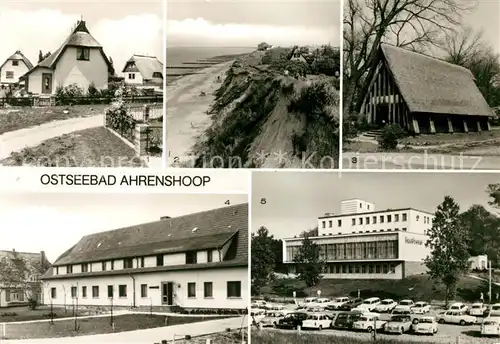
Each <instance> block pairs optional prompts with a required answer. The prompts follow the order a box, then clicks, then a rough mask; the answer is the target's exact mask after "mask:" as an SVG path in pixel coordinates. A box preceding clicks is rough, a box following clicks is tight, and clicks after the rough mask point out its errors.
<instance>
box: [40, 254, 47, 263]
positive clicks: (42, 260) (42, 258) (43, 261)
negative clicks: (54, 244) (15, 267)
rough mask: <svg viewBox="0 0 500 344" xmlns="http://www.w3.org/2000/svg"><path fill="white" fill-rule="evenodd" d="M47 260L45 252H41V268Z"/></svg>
mask: <svg viewBox="0 0 500 344" xmlns="http://www.w3.org/2000/svg"><path fill="white" fill-rule="evenodd" d="M46 260H47V259H46V258H45V251H40V264H41V266H44V265H45V261H46Z"/></svg>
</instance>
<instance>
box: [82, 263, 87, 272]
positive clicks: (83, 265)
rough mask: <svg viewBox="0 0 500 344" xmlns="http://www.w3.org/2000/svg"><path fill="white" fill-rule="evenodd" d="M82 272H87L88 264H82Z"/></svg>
mask: <svg viewBox="0 0 500 344" xmlns="http://www.w3.org/2000/svg"><path fill="white" fill-rule="evenodd" d="M82 272H89V265H88V264H87V263H83V264H82Z"/></svg>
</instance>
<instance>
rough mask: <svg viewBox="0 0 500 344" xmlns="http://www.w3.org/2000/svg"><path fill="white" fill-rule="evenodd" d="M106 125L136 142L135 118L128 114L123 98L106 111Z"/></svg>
mask: <svg viewBox="0 0 500 344" xmlns="http://www.w3.org/2000/svg"><path fill="white" fill-rule="evenodd" d="M105 118H106V127H108V128H111V129H113V130H114V131H116V132H118V133H119V134H120V135H121V136H123V137H124V138H126V139H127V140H129V141H130V142H134V136H135V132H134V129H135V120H134V118H133V117H132V116H130V115H129V114H128V111H127V109H126V107H125V103H124V102H123V100H122V99H118V100H116V101H114V102H113V104H112V105H111V107H110V108H108V109H106V112H105Z"/></svg>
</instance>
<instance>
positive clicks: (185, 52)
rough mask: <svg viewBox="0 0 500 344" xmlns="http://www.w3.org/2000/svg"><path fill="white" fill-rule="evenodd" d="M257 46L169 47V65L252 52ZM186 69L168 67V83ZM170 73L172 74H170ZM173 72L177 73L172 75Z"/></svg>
mask: <svg viewBox="0 0 500 344" xmlns="http://www.w3.org/2000/svg"><path fill="white" fill-rule="evenodd" d="M255 50H256V47H167V66H180V65H182V64H183V63H188V62H196V61H199V60H203V59H209V58H211V57H216V56H222V55H239V54H245V53H251V52H252V51H255ZM187 71H190V70H186V69H170V68H169V69H167V83H168V82H169V81H172V80H175V79H177V78H178V77H179V76H178V74H180V73H186V72H187ZM169 74H170V76H169ZM172 74H176V75H174V76H172Z"/></svg>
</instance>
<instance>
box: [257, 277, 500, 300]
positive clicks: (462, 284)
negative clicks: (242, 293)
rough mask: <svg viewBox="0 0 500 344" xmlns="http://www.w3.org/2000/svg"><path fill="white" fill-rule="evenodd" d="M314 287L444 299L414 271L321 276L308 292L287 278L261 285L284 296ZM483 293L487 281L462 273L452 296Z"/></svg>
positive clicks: (326, 291)
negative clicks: (382, 276) (394, 276)
mask: <svg viewBox="0 0 500 344" xmlns="http://www.w3.org/2000/svg"><path fill="white" fill-rule="evenodd" d="M316 290H321V295H322V296H325V297H338V296H351V297H355V296H357V293H358V290H359V291H360V294H361V297H362V298H368V297H372V296H376V297H380V298H391V299H395V300H401V299H404V298H410V299H414V300H425V301H433V300H434V301H435V300H441V301H442V300H444V298H445V294H444V288H443V286H442V285H439V284H437V283H435V282H433V281H432V280H430V279H429V277H428V276H427V275H416V276H411V277H408V278H405V279H403V280H376V279H373V280H372V279H366V280H350V279H349V280H347V279H346V280H344V279H340V280H332V279H323V280H321V281H320V283H319V285H318V286H317V287H316V288H313V289H312V290H311V293H310V294H309V292H308V290H307V289H306V288H305V285H304V283H303V282H301V281H298V280H294V279H289V280H288V279H287V280H278V281H276V282H275V283H273V284H272V285H270V286H267V287H265V288H263V290H262V293H263V295H264V296H267V297H269V298H276V300H277V301H279V300H286V299H289V298H291V297H292V294H293V291H296V292H297V297H304V296H306V295H308V294H309V295H316ZM492 291H493V295H495V293H497V292H500V287H498V286H495V285H494V286H493V290H492ZM481 292H482V293H483V294H485V295H486V293H487V292H488V284H487V283H485V282H483V281H480V280H477V279H474V278H471V277H462V278H461V279H460V281H459V283H458V286H457V293H456V296H455V299H456V300H457V301H465V302H471V301H476V300H477V299H479V296H480V294H481Z"/></svg>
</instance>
